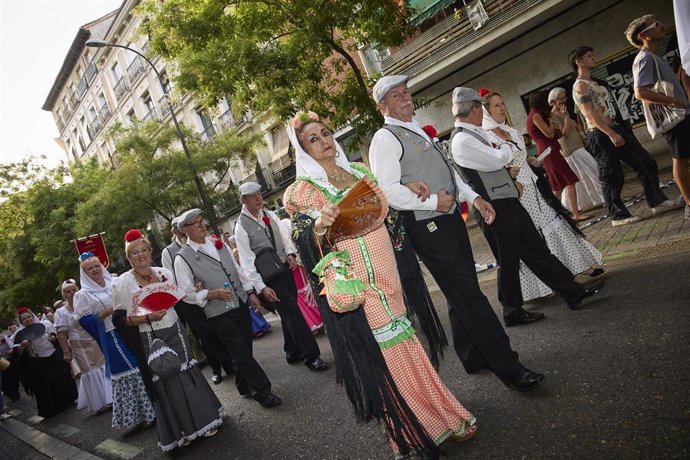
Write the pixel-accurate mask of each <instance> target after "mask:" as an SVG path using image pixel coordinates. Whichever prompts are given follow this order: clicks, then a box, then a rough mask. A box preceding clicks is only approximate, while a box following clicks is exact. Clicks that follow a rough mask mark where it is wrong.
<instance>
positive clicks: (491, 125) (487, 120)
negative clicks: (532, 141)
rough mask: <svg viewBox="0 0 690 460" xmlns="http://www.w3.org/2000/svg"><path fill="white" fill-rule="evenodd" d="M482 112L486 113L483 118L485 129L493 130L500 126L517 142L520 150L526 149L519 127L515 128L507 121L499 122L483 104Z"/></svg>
mask: <svg viewBox="0 0 690 460" xmlns="http://www.w3.org/2000/svg"><path fill="white" fill-rule="evenodd" d="M482 112H483V113H484V117H483V118H482V128H483V129H484V130H485V131H491V130H492V129H496V128H500V129H502V130H503V131H505V132H506V133H508V134H509V135H510V138H511V139H512V141H513V142H515V143H516V144H517V145H518V148H519V149H520V150H525V140H524V139H523V138H522V135H521V134H520V133H519V132H518V130H517V129H515V128H513V127H512V126H510V125H509V124H506V122H505V121H504V122H503V123H498V122H497V121H496V120H494V118H493V117H492V116H491V114H490V113H489V111H488V110H487V109H486V107H484V106H482Z"/></svg>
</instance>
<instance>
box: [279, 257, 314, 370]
mask: <svg viewBox="0 0 690 460" xmlns="http://www.w3.org/2000/svg"><path fill="white" fill-rule="evenodd" d="M266 285H267V286H268V287H270V288H271V289H273V290H274V291H275V293H276V295H277V296H278V298H279V299H280V302H275V303H273V304H272V305H273V306H274V307H275V309H276V310H277V311H278V314H279V315H280V323H281V325H282V327H283V339H284V341H285V344H284V347H283V349H284V350H285V355H286V356H288V357H297V356H302V357H304V360H305V361H311V360H313V359H315V358H318V357H319V356H320V355H321V351H320V350H319V345H318V344H317V343H316V339H315V338H314V335H313V334H312V333H311V330H310V329H309V326H307V322H306V321H305V319H304V316H302V312H301V311H300V309H299V305H297V285H296V284H295V279H294V278H293V277H292V272H291V271H290V269H289V268H288V267H287V265H286V266H285V270H284V271H283V273H282V274H281V275H280V276H279V277H278V278H276V279H274V280H272V281H271V282H270V283H266Z"/></svg>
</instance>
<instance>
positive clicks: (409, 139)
mask: <svg viewBox="0 0 690 460" xmlns="http://www.w3.org/2000/svg"><path fill="white" fill-rule="evenodd" d="M383 127H384V129H387V130H388V131H390V132H391V133H392V134H393V135H394V136H395V137H396V138H397V139H398V141H399V142H400V145H401V146H402V156H401V157H400V160H399V161H400V183H401V184H407V183H409V182H417V181H424V182H426V184H427V185H428V186H429V189H430V190H431V193H436V192H438V191H439V190H441V189H444V190H445V191H447V192H448V193H450V194H451V195H453V197H456V196H457V194H458V192H457V186H456V185H455V178H454V177H453V169H452V167H451V166H450V164H449V162H448V159H447V158H446V155H445V154H444V153H443V152H441V150H439V149H438V147H436V145H435V144H434V143H433V142H429V141H428V140H426V139H425V138H424V137H422V136H420V135H419V134H417V133H415V132H413V131H410V130H409V129H406V128H403V127H401V126H397V125H388V124H386V125H383ZM453 211H455V204H453V206H452V208H451V209H450V211H448V212H447V213H446V214H451V213H453ZM443 214H444V213H442V212H438V211H435V210H434V211H414V217H415V220H425V219H433V218H434V217H438V216H442V215H443Z"/></svg>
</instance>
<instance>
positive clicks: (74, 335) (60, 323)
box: [54, 306, 93, 340]
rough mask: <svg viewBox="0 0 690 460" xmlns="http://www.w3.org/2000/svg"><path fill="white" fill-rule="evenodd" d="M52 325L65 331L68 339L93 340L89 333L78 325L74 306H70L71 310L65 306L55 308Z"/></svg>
mask: <svg viewBox="0 0 690 460" xmlns="http://www.w3.org/2000/svg"><path fill="white" fill-rule="evenodd" d="M54 325H55V330H57V331H58V332H64V331H67V338H68V339H69V340H93V339H92V338H91V335H89V333H88V332H86V331H85V330H84V329H83V328H82V327H81V326H80V325H79V320H77V317H76V313H75V312H74V307H72V310H71V311H70V310H68V309H67V306H64V307H60V308H58V309H57V310H55V323H54Z"/></svg>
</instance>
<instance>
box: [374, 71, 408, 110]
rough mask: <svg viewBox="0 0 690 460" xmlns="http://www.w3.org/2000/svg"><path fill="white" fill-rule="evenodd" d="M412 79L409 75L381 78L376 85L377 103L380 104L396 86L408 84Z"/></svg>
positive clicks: (375, 98)
mask: <svg viewBox="0 0 690 460" xmlns="http://www.w3.org/2000/svg"><path fill="white" fill-rule="evenodd" d="M409 79H410V77H408V76H407V75H386V76H385V77H381V78H379V81H377V82H376V84H375V85H374V90H373V96H374V100H375V101H376V103H379V102H381V101H382V100H383V98H384V97H385V96H386V94H388V91H390V90H392V89H393V88H395V87H396V86H399V85H402V84H403V83H407V81H408V80H409Z"/></svg>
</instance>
